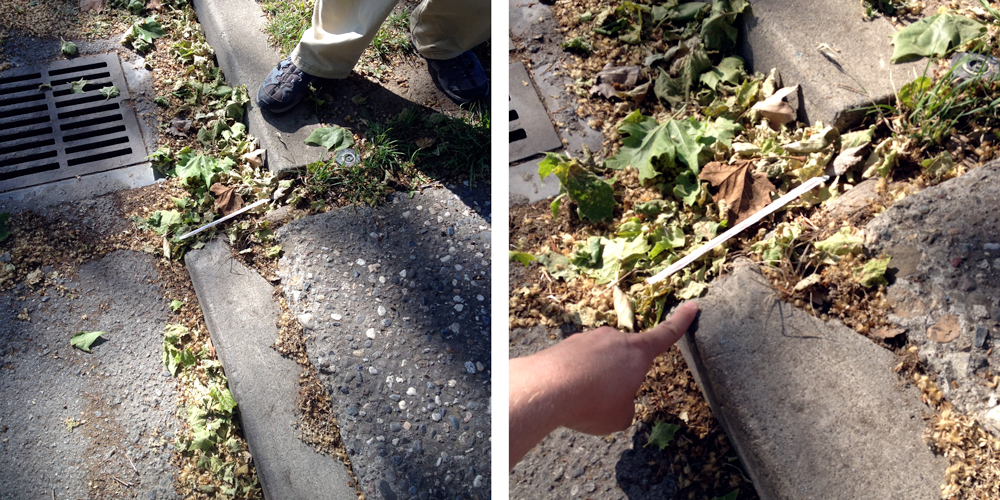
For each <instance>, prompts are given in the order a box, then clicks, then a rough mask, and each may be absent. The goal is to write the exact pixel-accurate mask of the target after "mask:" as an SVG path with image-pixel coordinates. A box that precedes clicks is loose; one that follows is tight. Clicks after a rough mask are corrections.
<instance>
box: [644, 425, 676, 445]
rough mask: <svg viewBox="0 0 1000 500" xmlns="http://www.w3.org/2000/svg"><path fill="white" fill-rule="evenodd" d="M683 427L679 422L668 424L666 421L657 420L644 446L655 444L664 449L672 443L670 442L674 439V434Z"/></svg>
mask: <svg viewBox="0 0 1000 500" xmlns="http://www.w3.org/2000/svg"><path fill="white" fill-rule="evenodd" d="M680 429H681V426H679V425H677V424H668V423H666V422H657V423H656V425H654V426H653V431H652V432H650V433H649V440H648V441H646V444H645V445H643V448H645V447H647V446H649V445H651V444H653V445H656V446H657V447H659V448H660V451H663V449H664V448H666V447H667V446H669V445H670V442H671V441H673V440H674V434H677V431H679V430H680Z"/></svg>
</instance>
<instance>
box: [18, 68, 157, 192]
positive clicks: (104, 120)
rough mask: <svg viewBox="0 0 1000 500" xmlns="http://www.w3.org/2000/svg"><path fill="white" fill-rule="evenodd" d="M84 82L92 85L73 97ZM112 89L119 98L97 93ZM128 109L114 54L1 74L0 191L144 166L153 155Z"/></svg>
mask: <svg viewBox="0 0 1000 500" xmlns="http://www.w3.org/2000/svg"><path fill="white" fill-rule="evenodd" d="M79 80H86V81H87V82H88V83H87V85H86V86H85V87H84V88H83V90H84V92H83V93H82V94H74V93H73V92H72V91H71V89H70V84H71V83H72V82H76V81H79ZM45 84H48V85H49V86H51V89H44V90H43V89H42V88H40V86H42V85H45ZM111 85H114V86H115V87H118V91H119V94H118V96H117V97H113V98H110V99H106V98H105V97H104V96H103V95H101V94H100V92H99V91H100V89H102V88H104V87H107V86H111ZM129 103H130V101H129V94H128V86H127V85H126V83H125V76H124V74H122V67H121V62H119V60H118V55H117V54H114V53H111V54H101V55H94V56H85V57H78V58H76V59H72V60H63V61H56V62H54V63H52V64H49V65H42V66H31V67H24V68H14V69H11V70H9V71H5V72H3V73H0V192H2V191H9V190H12V189H18V188H23V187H29V186H34V185H38V184H44V183H48V182H55V181H59V180H64V179H69V178H72V177H75V176H78V175H84V174H92V173H97V172H104V171H106V170H112V169H115V168H119V167H124V166H128V165H135V164H137V163H141V162H142V161H143V160H144V159H145V157H146V155H147V152H146V147H145V143H144V142H143V140H142V135H141V132H140V131H139V123H138V121H137V120H136V115H135V109H134V108H132V107H131V105H130V104H129Z"/></svg>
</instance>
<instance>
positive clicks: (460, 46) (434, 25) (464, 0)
mask: <svg viewBox="0 0 1000 500" xmlns="http://www.w3.org/2000/svg"><path fill="white" fill-rule="evenodd" d="M410 32H412V33H413V45H414V48H416V49H417V52H418V53H420V55H422V56H424V57H425V58H427V59H436V60H444V59H452V58H455V57H458V56H460V55H462V54H463V53H464V52H465V51H467V50H469V49H471V48H473V47H475V46H476V45H479V44H481V43H483V42H485V41H486V40H489V39H490V2H489V1H486V0H424V1H423V2H421V3H420V5H418V6H417V8H416V9H414V10H413V14H411V15H410Z"/></svg>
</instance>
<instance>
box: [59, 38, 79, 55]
mask: <svg viewBox="0 0 1000 500" xmlns="http://www.w3.org/2000/svg"><path fill="white" fill-rule="evenodd" d="M59 50H61V51H62V53H63V54H65V55H67V56H75V55H76V44H75V43H73V42H67V41H66V40H63V41H62V43H60V44H59Z"/></svg>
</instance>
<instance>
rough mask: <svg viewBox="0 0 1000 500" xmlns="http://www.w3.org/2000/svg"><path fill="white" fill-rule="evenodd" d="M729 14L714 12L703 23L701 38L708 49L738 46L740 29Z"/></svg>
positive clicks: (724, 48) (726, 48)
mask: <svg viewBox="0 0 1000 500" xmlns="http://www.w3.org/2000/svg"><path fill="white" fill-rule="evenodd" d="M730 17H731V16H730V15H728V14H714V15H712V16H710V17H709V18H708V19H706V20H705V22H704V23H702V25H701V39H702V40H704V41H705V48H706V49H708V50H720V51H721V50H729V49H731V48H733V47H735V46H736V36H737V35H738V34H739V31H738V30H737V29H736V28H734V27H733V23H732V21H731V20H730Z"/></svg>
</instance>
